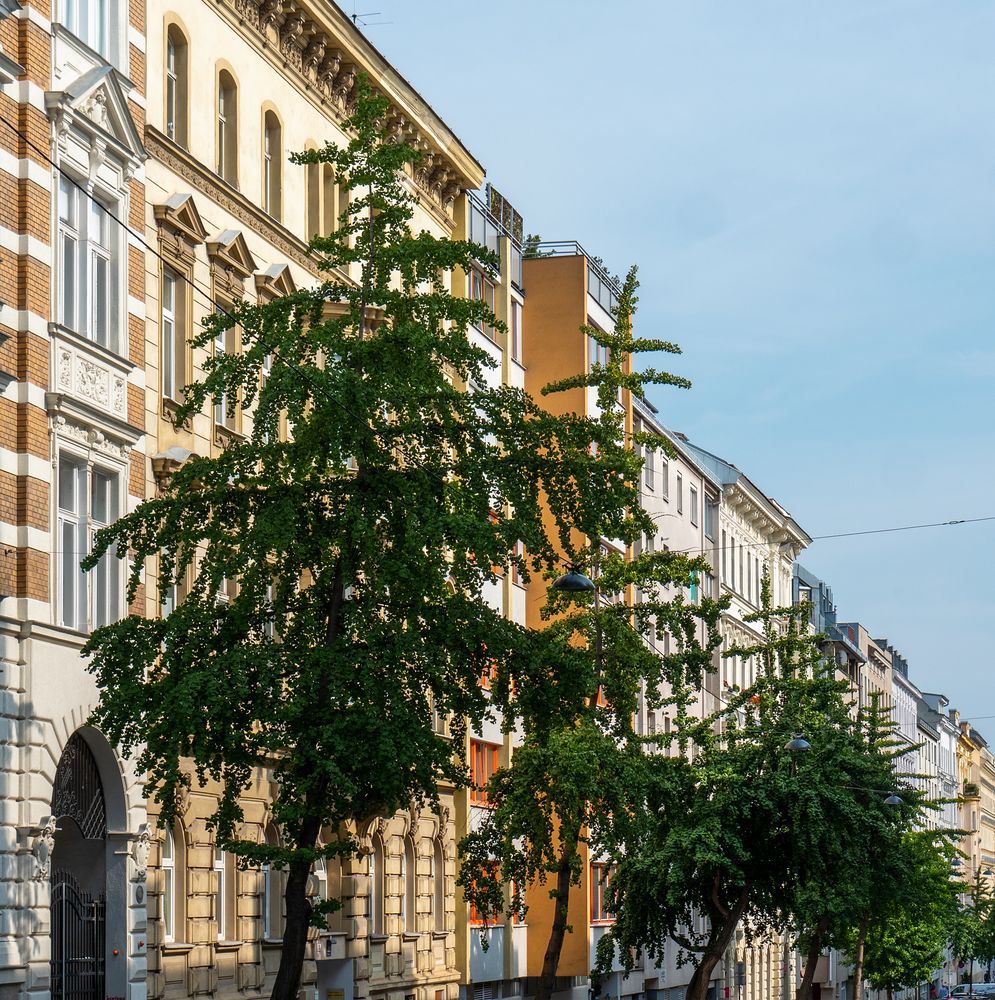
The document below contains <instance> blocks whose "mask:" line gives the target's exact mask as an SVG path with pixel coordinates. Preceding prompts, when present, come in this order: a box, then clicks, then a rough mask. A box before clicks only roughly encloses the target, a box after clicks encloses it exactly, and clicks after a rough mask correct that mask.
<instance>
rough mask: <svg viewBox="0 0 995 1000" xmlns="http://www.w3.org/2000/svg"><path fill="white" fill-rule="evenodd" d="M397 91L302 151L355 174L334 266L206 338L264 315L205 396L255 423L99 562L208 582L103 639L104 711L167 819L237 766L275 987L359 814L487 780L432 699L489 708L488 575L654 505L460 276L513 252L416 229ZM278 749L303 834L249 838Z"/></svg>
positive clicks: (222, 831)
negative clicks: (538, 397) (511, 362)
mask: <svg viewBox="0 0 995 1000" xmlns="http://www.w3.org/2000/svg"><path fill="white" fill-rule="evenodd" d="M386 111H387V102H386V101H385V100H383V99H382V98H379V97H377V96H375V95H373V94H372V92H371V89H370V87H369V86H368V84H367V83H366V82H361V85H360V88H359V99H358V102H357V105H356V108H355V111H354V113H353V114H352V115H351V117H350V118H349V119H348V120H347V122H346V123H345V125H346V129H347V134H348V135H350V136H351V139H350V141H349V142H348V144H347V145H345V146H343V147H337V146H335V145H331V144H329V145H327V146H326V147H325V148H323V149H320V150H317V151H311V152H308V153H305V154H301V155H299V156H296V157H295V159H296V160H297V162H299V163H321V164H328V165H330V166H331V167H332V169H333V170H334V171H335V174H336V176H337V178H338V179H339V180H340V182H341V183H342V184H343V186H344V188H345V189H346V190H347V191H348V193H349V204H348V207H347V209H346V211H345V212H344V213H343V215H342V217H341V219H340V224H339V226H338V228H337V230H336V231H335V232H334V233H332V234H330V235H327V236H322V237H320V238H319V237H316V238H315V239H313V240H312V242H311V252H312V254H313V256H314V258H315V259H316V261H317V262H318V264H319V266H320V268H321V270H322V272H323V274H324V280H323V281H322V282H321V283H320V284H319V285H318V286H317V287H315V288H313V289H308V290H303V291H299V292H295V293H293V294H290V295H287V296H285V297H283V298H279V299H277V300H275V301H273V302H270V303H266V304H261V305H256V304H249V303H236V304H235V305H234V306H233V307H232V308H231V309H230V310H228V311H224V312H219V313H217V314H215V315H214V316H213V317H212V318H211V319H210V320H209V321H208V322H207V323H206V324H205V328H204V329H203V331H202V332H201V333H200V334H198V336H197V337H196V338H195V341H194V342H195V346H197V347H201V348H203V347H205V346H209V345H210V344H211V343H212V341H213V340H214V339H215V337H216V336H218V335H219V333H221V332H223V331H225V330H228V329H231V328H232V327H234V326H238V328H239V329H240V331H241V335H240V336H241V350H239V351H238V352H229V353H220V352H219V353H215V354H214V355H213V356H212V357H211V358H210V360H208V361H207V363H206V365H205V367H206V375H205V377H204V379H203V380H202V381H200V382H197V383H195V384H193V385H191V386H188V387H187V389H186V390H185V392H186V400H185V403H184V405H183V407H182V408H181V410H180V412H179V415H178V418H177V419H178V421H180V422H182V421H185V420H188V419H190V418H192V417H193V415H194V414H196V413H198V412H199V411H202V410H203V409H204V408H205V407H210V406H212V405H214V406H221V407H232V406H234V405H236V402H237V405H239V406H240V407H241V409H242V410H243V412H245V413H247V414H251V417H252V425H251V432H250V433H247V434H246V435H245V436H244V437H238V436H236V437H234V438H233V440H231V441H230V442H229V444H228V445H227V446H226V447H225V449H224V450H223V451H222V452H221V453H220V454H219V455H217V456H216V457H208V456H200V457H197V456H193V457H191V458H190V460H189V461H188V462H187V463H186V464H185V465H184V466H183V467H182V468H181V469H180V470H179V471H178V472H176V473H175V475H174V476H173V477H172V479H171V481H170V482H169V483H168V484H167V485H166V486H165V488H164V489H163V490H162V491H161V493H160V494H159V495H158V496H156V497H155V498H153V499H150V500H147V501H145V502H144V503H142V504H141V505H140V506H139V508H138V509H137V510H136V511H134V512H133V513H130V514H128V515H127V516H125V517H124V518H122V519H121V520H120V521H119V522H118V523H116V524H115V525H114V526H112V527H110V528H108V529H105V530H104V531H102V532H101V533H100V534H99V536H98V538H97V544H96V547H95V552H94V555H93V556H92V557H91V560H90V564H91V565H92V564H95V562H96V560H97V559H99V558H100V555H101V553H103V552H106V551H116V552H117V553H118V554H119V555H120V554H123V553H125V552H129V553H130V554H131V555H132V557H133V560H134V562H133V566H132V572H131V574H130V581H129V587H130V594H131V596H134V594H135V592H136V590H137V588H138V586H139V584H140V583H141V580H142V573H143V571H144V569H145V568H146V567H150V568H151V567H153V566H156V565H157V567H158V578H159V586H160V590H161V592H162V593H163V594H165V593H166V591H167V590H168V588H169V587H170V586H171V585H173V584H175V583H183V584H185V594H184V597H183V600H182V601H181V602H180V603H179V604H178V605H177V606H176V607H175V609H173V610H171V611H170V613H168V614H164V615H163V616H162V617H161V618H151V619H145V618H142V617H137V616H133V617H128V618H125V619H124V620H122V621H120V622H117V623H116V624H113V625H110V626H107V627H106V628H103V629H100V630H98V631H97V632H95V633H94V635H93V636H92V637H91V639H90V642H89V643H88V645H87V648H86V652H87V654H88V655H89V656H90V665H91V669H92V670H93V672H94V673H95V674H96V677H97V682H98V684H99V687H100V691H101V700H100V705H99V707H98V709H97V710H96V713H95V716H94V722H95V724H96V725H98V726H100V727H101V729H102V730H103V731H104V732H105V733H106V734H107V735H108V737H109V738H110V739H111V740H112V741H113V742H114V743H115V744H117V745H118V746H119V747H121V748H122V750H123V751H124V752H125V753H129V754H134V755H135V756H136V758H137V764H138V767H139V768H141V769H142V770H143V771H144V772H145V774H146V775H147V791H148V793H149V794H150V795H151V796H154V798H155V799H156V801H157V802H158V803H159V806H160V810H161V812H160V821H161V822H164V823H165V822H170V821H171V820H172V818H173V816H174V814H175V808H176V801H177V794H178V793H179V792H180V791H181V789H182V788H183V787H184V786H186V785H188V784H189V783H190V781H191V768H192V770H193V773H194V774H195V775H196V777H197V778H198V779H201V780H205V779H211V780H213V781H216V782H218V783H219V784H220V787H221V789H222V795H221V799H220V805H219V807H218V809H217V811H216V813H215V814H214V815H213V817H212V819H211V822H212V823H213V824H214V826H215V829H216V838H217V843H218V845H219V846H221V847H223V848H224V849H225V850H229V851H233V852H234V853H235V854H236V855H237V856H238V858H239V860H240V863H241V864H243V865H251V866H255V865H260V864H262V863H268V864H269V865H271V866H273V867H275V868H282V869H284V870H285V872H286V892H285V912H286V920H285V927H284V935H283V951H282V955H281V961H280V967H279V971H278V974H277V977H276V981H275V986H274V989H273V997H274V1000H293V998H295V997H296V995H297V991H298V987H299V982H300V973H301V967H302V961H303V957H304V954H305V945H306V938H307V929H308V924H309V922H317V921H320V920H321V919H322V914H321V912H316V911H315V909H314V908H313V907H312V905H311V904H310V902H309V900H308V897H307V881H308V875H309V873H310V871H311V869H312V865H313V863H314V862H315V860H316V859H318V858H319V857H325V858H332V857H334V856H335V855H342V854H346V853H349V852H355V851H356V850H357V848H358V847H359V845H358V843H357V841H356V839H355V836H354V835H353V836H350V835H349V834H348V833H347V830H348V829H355V828H356V826H355V825H353V826H350V825H349V824H350V823H352V824H357V825H359V826H361V825H362V824H363V822H364V821H365V820H367V819H369V818H372V817H373V816H376V815H378V814H384V813H387V814H389V813H391V812H392V811H394V810H395V809H397V808H399V807H401V806H404V805H406V804H407V803H408V802H409V801H410V800H412V799H413V798H414V799H419V798H428V799H429V800H431V799H432V798H434V797H435V796H436V789H437V782H438V781H439V780H440V778H443V779H446V780H449V781H453V782H457V783H460V782H463V781H465V780H466V777H467V776H466V771H465V765H464V762H463V761H461V760H457V759H454V757H453V754H452V746H453V745H454V744H452V743H450V742H449V741H447V740H444V739H442V738H440V737H439V736H438V735H437V734H436V733H435V731H434V728H433V724H432V720H433V710H434V711H435V712H437V713H441V714H444V715H450V716H451V717H452V718H453V719H454V727H455V734H456V736H457V740H456V744H455V745H460V744H459V740H458V736H459V734H460V732H461V731H463V729H462V727H463V725H464V720H471V721H479V720H480V719H481V717H482V713H483V712H484V711H485V708H486V702H485V701H484V699H483V696H482V693H481V691H480V689H479V686H478V680H479V677H480V673H481V670H482V669H483V666H484V663H485V662H487V661H494V660H496V661H497V662H498V663H503V662H504V661H505V660H506V659H507V658H508V656H509V655H510V654H511V653H513V652H514V651H516V650H517V649H518V645H519V642H520V640H521V635H520V632H519V630H518V629H517V628H515V627H514V626H513V625H512V624H511V623H510V622H509V621H507V620H506V619H505V618H504V617H503V616H502V614H501V613H500V612H498V611H496V610H493V609H492V608H491V607H490V606H489V604H488V603H487V601H486V600H484V598H483V587H484V585H485V584H486V583H487V582H488V581H490V580H491V579H493V577H494V575H495V573H496V572H497V571H499V570H500V569H501V568H505V569H507V568H509V567H510V566H511V565H512V564H515V565H517V567H518V569H519V570H520V571H521V572H523V573H526V574H527V573H528V572H529V570H530V569H531V570H532V571H534V572H544V571H547V570H551V569H552V568H553V567H554V565H555V564H556V561H557V560H558V559H559V558H560V556H561V554H562V553H563V551H565V547H566V546H568V545H569V543H570V540H571V538H573V537H575V535H574V523H573V522H574V513H573V512H575V511H585V512H588V514H589V515H590V516H593V515H594V514H595V513H596V515H597V518H598V523H599V528H600V529H601V530H603V531H605V533H606V534H610V535H612V536H617V535H621V534H624V533H625V532H626V531H628V530H629V528H628V525H629V522H630V520H631V517H630V513H629V507H630V505H631V500H632V485H631V482H630V479H631V469H630V466H629V465H628V464H627V463H626V462H621V461H619V460H618V458H619V453H617V452H614V451H611V450H600V451H599V450H598V449H597V448H594V449H592V447H591V446H592V442H593V443H594V444H595V445H599V444H600V443H601V440H602V438H603V437H604V435H605V433H606V431H605V429H604V428H603V427H602V426H601V425H600V424H598V422H596V421H588V420H586V419H584V418H581V417H575V418H570V417H565V418H553V417H551V416H550V415H549V414H548V413H547V412H546V411H545V410H543V409H542V408H541V407H540V406H538V405H537V404H536V403H535V402H534V401H532V400H530V399H529V398H528V397H527V396H526V395H525V394H524V393H523V392H520V391H515V390H513V389H509V388H505V387H500V386H499V387H495V388H489V387H488V379H487V377H486V375H487V372H486V369H487V367H488V366H489V365H492V364H493V363H492V362H491V361H490V360H489V358H488V355H487V354H486V353H485V352H483V351H482V350H480V349H477V348H475V347H474V346H473V345H472V343H471V338H470V337H469V332H468V331H469V330H470V328H471V327H472V326H474V325H478V326H479V325H483V324H487V325H492V324H494V323H495V318H494V317H493V315H491V314H490V311H489V310H488V308H487V306H486V305H485V304H484V303H482V302H478V301H472V300H468V299H466V298H460V297H454V296H453V295H451V294H450V290H449V281H448V278H449V276H450V275H451V274H453V273H456V274H459V273H468V272H469V270H470V269H471V267H473V266H479V265H480V264H483V266H485V267H494V266H496V263H497V262H496V259H495V258H494V257H493V255H491V254H489V253H488V251H486V250H485V249H483V248H481V247H479V246H475V245H473V244H469V243H465V242H459V241H454V240H447V239H437V238H434V237H432V236H431V235H429V234H427V233H425V232H421V233H415V232H412V230H411V218H412V199H411V198H410V196H408V195H407V194H406V193H405V188H404V183H403V179H402V175H403V172H404V170H405V169H406V167H407V166H408V164H410V163H411V162H412V161H413V160H415V159H416V156H417V154H415V153H414V152H413V151H412V150H411V149H410V148H408V147H407V146H404V145H402V144H399V143H397V142H395V141H393V140H392V139H391V137H390V135H389V134H388V132H387V131H386V127H385V125H384V122H385V120H386ZM348 274H352V275H354V276H358V280H350V279H349V278H348V277H347V275H348ZM469 387H472V391H468V388H469ZM285 425H289V428H290V433H289V434H287V433H282V432H281V431H282V428H283V427H284V426H285ZM540 496H544V497H546V498H548V500H549V505H548V506H549V509H550V511H551V512H552V515H553V521H552V527H551V528H550V529H549V533H547V527H546V523H548V522H546V523H544V514H543V508H542V506H541V505H540V502H539V501H540ZM519 542H524V545H525V548H526V551H527V552H528V563H527V564H526V562H525V560H524V559H523V558H522V557H521V556H519V555H516V554H515V553H516V552H517V551H518V549H517V543H519ZM263 766H265V767H268V768H269V769H270V770H271V773H272V775H273V777H274V778H275V788H276V798H275V800H274V802H273V804H272V812H273V818H274V820H275V822H276V824H277V825H278V827H279V829H280V830H281V833H282V844H281V845H280V846H274V845H269V844H259V843H256V842H255V841H254V840H253V839H252V838H249V837H246V836H244V835H243V826H242V819H243V816H242V809H241V805H240V794H241V792H242V791H243V790H244V789H245V787H246V786H247V784H248V782H249V781H250V779H251V778H252V776H253V774H254V772H255V771H256V769H257V768H259V767H263ZM323 830H324V831H326V836H325V839H324V840H321V839H320V836H321V833H322V831H323Z"/></svg>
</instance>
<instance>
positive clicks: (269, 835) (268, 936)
mask: <svg viewBox="0 0 995 1000" xmlns="http://www.w3.org/2000/svg"><path fill="white" fill-rule="evenodd" d="M265 838H266V843H267V845H268V846H270V847H279V846H280V834H279V833H278V832H277V829H276V827H275V826H274V825H273V824H272V823H270V824H269V825H268V826H267V827H266V833H265ZM262 873H263V900H262V907H261V909H262V917H263V939H264V940H267V941H273V940H276V939H279V938H282V937H283V878H282V872H281V871H280V869H279V868H275V867H274V866H273V864H272V863H271V862H264V863H263V866H262Z"/></svg>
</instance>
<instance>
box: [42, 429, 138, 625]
mask: <svg viewBox="0 0 995 1000" xmlns="http://www.w3.org/2000/svg"><path fill="white" fill-rule="evenodd" d="M70 467H71V468H72V470H73V471H72V473H71V479H72V500H71V502H72V507H67V506H66V505H65V504H64V502H63V499H64V493H63V486H64V481H63V469H64V468H65V469H69V468H70ZM97 477H100V478H103V479H104V480H105V481H106V501H105V502H106V506H107V513H106V515H105V518H104V519H99V518H98V517H96V516H95V512H94V506H95V495H94V488H95V485H96V482H97ZM124 488H125V479H124V473H123V470H122V469H121V468H120V467H115V466H114V465H112V464H109V463H108V464H104V463H102V462H99V461H98V462H94V461H93V460H92V459H91V458H90V456H88V455H81V454H80V453H79V452H77V451H75V450H73V449H71V448H65V447H57V451H56V462H55V488H54V490H53V493H54V494H55V495H54V498H53V499H54V508H55V511H54V517H55V538H54V541H55V552H56V554H57V558H56V559H55V560H54V562H55V564H56V566H57V567H58V570H57V574H56V579H55V596H56V601H55V604H56V609H57V610H56V621H57V622H58V624H59V625H60V626H61V627H63V628H69V629H73V630H74V631H77V632H82V633H89V632H91V631H93V629H94V628H99V627H100V626H101V625H106V624H110V623H111V622H115V621H118V620H119V618H120V617H121V615H122V614H123V613H124V610H125V608H124V586H123V584H124V574H123V573H122V571H121V569H122V568H121V565H120V564H121V561H122V560H120V559H118V557H117V555H116V554H115V552H113V551H108V552H107V553H105V554H104V556H103V557H102V558H101V560H100V562H99V563H98V564H97V565H96V566H95V567H94V568H93V569H91V570H86V571H84V570H82V569H81V568H80V566H79V563H80V562H81V561H82V559H83V558H84V557H85V556H86V555H88V554H89V553H90V552H91V551H93V543H94V539H95V536H96V533H97V531H99V530H100V529H101V528H103V527H106V526H108V525H110V524H113V523H114V521H116V520H117V518H118V517H119V516H120V515H119V512H120V511H121V510H123V509H125V502H126V498H125V497H124V496H123V495H122V491H123V490H124ZM67 529H68V530H69V531H71V532H72V534H73V546H74V547H73V548H72V549H68V548H67V547H66V545H65V544H64V543H65V540H66V537H67ZM76 555H79V556H80V558H79V559H74V560H72V563H71V573H70V572H67V571H68V570H69V569H70V564H69V563H67V559H69V558H71V557H72V556H76ZM70 580H71V587H67V584H69V583H70ZM100 587H102V588H103V589H104V594H103V596H104V598H105V601H104V605H105V610H104V613H103V615H98V608H99V606H98V604H97V599H98V597H99V596H100V595H99V593H98V588H100ZM69 606H71V607H72V611H73V615H72V618H71V619H70V618H69V617H68V615H67V610H68V608H69Z"/></svg>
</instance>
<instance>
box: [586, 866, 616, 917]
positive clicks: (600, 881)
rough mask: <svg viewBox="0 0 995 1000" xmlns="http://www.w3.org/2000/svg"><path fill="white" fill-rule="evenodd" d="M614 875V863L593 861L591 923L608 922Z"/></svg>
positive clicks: (610, 914)
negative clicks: (606, 863)
mask: <svg viewBox="0 0 995 1000" xmlns="http://www.w3.org/2000/svg"><path fill="white" fill-rule="evenodd" d="M614 875H615V866H614V865H605V864H599V863H597V862H595V863H594V864H592V865H591V923H600V924H604V923H610V922H611V921H612V920H614V919H615V918H614V917H613V916H612V913H611V910H610V907H609V902H608V901H609V900H610V899H611V883H612V878H613V877H614Z"/></svg>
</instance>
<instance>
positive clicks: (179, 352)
mask: <svg viewBox="0 0 995 1000" xmlns="http://www.w3.org/2000/svg"><path fill="white" fill-rule="evenodd" d="M186 344H187V338H186V282H185V280H184V279H183V277H182V275H180V274H177V273H176V272H175V271H173V270H172V269H170V268H168V267H167V268H165V269H164V270H163V272H162V394H163V396H165V397H166V398H167V399H174V400H179V399H180V396H181V390H182V388H183V386H184V385H185V384H186V370H185V369H186V365H185V364H184V361H185V356H186Z"/></svg>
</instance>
